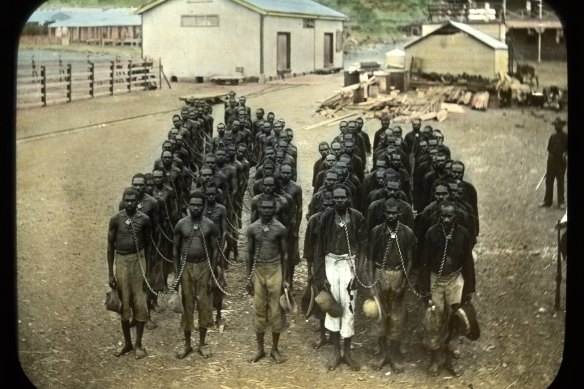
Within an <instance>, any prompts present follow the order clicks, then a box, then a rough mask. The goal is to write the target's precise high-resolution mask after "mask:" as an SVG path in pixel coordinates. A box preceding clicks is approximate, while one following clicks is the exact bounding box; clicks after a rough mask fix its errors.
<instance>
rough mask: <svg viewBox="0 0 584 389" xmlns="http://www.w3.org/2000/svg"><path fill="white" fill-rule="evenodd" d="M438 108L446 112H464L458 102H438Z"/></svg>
mask: <svg viewBox="0 0 584 389" xmlns="http://www.w3.org/2000/svg"><path fill="white" fill-rule="evenodd" d="M440 108H441V109H442V110H447V111H448V112H451V113H464V112H465V111H464V108H463V107H461V106H460V105H458V104H452V103H442V104H440Z"/></svg>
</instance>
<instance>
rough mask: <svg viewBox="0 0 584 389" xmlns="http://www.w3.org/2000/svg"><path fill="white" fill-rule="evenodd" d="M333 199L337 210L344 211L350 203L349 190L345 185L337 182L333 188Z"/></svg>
mask: <svg viewBox="0 0 584 389" xmlns="http://www.w3.org/2000/svg"><path fill="white" fill-rule="evenodd" d="M333 200H334V202H335V209H336V210H337V212H339V213H344V212H345V211H346V210H347V208H348V207H349V204H350V203H351V190H350V189H349V188H348V187H347V186H346V185H343V184H337V185H336V186H335V187H334V189H333Z"/></svg>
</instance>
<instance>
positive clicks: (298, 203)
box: [294, 185, 302, 237]
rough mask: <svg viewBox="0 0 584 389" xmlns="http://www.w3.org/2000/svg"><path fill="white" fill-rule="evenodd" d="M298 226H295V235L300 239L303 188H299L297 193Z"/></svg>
mask: <svg viewBox="0 0 584 389" xmlns="http://www.w3.org/2000/svg"><path fill="white" fill-rule="evenodd" d="M294 200H295V201H296V225H295V226H294V234H295V236H296V237H298V231H299V230H300V223H301V222H302V188H301V187H300V185H299V186H298V191H297V192H296V196H295V199H294Z"/></svg>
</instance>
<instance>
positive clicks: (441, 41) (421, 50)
mask: <svg viewBox="0 0 584 389" xmlns="http://www.w3.org/2000/svg"><path fill="white" fill-rule="evenodd" d="M405 52H406V69H409V68H410V64H411V60H412V56H413V57H416V58H421V59H422V71H423V72H424V73H432V72H435V73H441V74H446V73H450V74H461V73H467V74H474V75H480V76H483V77H487V78H496V77H497V71H496V69H495V50H494V49H492V48H491V47H489V46H487V45H485V44H483V43H481V42H479V41H477V40H476V39H475V38H472V37H470V36H469V35H467V34H466V33H464V32H462V31H461V32H459V33H456V34H451V35H430V36H428V37H426V38H424V39H422V40H420V41H419V42H417V43H415V44H414V45H412V46H410V47H407V48H405ZM505 70H506V68H505Z"/></svg>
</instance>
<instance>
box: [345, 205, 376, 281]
mask: <svg viewBox="0 0 584 389" xmlns="http://www.w3.org/2000/svg"><path fill="white" fill-rule="evenodd" d="M348 213H349V211H348V210H347V211H345V219H343V218H341V217H340V216H338V215H337V216H338V218H339V220H340V221H341V222H340V223H339V224H340V225H341V227H344V230H345V236H346V237H347V248H348V249H349V262H350V264H351V267H352V268H353V272H354V273H355V279H356V280H357V282H358V283H359V284H360V285H361V286H362V287H364V288H366V289H373V287H374V286H375V284H377V282H378V281H379V275H378V277H377V279H376V280H375V282H374V283H373V284H371V285H365V283H364V282H363V281H361V279H360V278H359V275H358V274H357V273H358V271H357V266H356V265H355V262H353V254H352V253H351V242H350V241H349V229H348V227H347V224H348V223H347V220H348V219H349V215H348Z"/></svg>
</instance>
